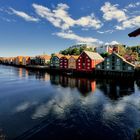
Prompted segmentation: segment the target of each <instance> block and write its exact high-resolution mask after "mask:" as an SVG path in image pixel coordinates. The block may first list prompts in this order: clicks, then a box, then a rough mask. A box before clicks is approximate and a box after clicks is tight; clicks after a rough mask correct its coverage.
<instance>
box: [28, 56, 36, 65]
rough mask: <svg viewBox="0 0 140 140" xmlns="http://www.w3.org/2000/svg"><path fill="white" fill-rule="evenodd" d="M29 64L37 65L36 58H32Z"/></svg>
mask: <svg viewBox="0 0 140 140" xmlns="http://www.w3.org/2000/svg"><path fill="white" fill-rule="evenodd" d="M29 64H30V65H36V58H35V57H30V61H29Z"/></svg>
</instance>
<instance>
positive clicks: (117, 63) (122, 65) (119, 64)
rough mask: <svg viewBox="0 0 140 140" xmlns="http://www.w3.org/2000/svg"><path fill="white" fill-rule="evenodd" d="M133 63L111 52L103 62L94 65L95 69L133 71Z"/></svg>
mask: <svg viewBox="0 0 140 140" xmlns="http://www.w3.org/2000/svg"><path fill="white" fill-rule="evenodd" d="M134 69H135V65H133V64H131V63H130V62H128V61H126V60H125V59H124V58H123V57H121V56H120V55H119V54H117V53H112V54H111V55H109V56H108V57H107V58H106V59H105V60H104V61H103V62H101V63H99V64H98V65H96V70H104V71H124V72H133V71H134Z"/></svg>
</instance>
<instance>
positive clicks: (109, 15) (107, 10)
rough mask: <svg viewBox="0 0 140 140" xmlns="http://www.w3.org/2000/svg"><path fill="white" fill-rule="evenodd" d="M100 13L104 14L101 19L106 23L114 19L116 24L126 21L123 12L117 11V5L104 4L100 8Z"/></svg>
mask: <svg viewBox="0 0 140 140" xmlns="http://www.w3.org/2000/svg"><path fill="white" fill-rule="evenodd" d="M101 11H102V12H103V13H104V14H103V18H104V19H105V20H107V21H109V20H112V19H116V20H117V21H118V22H121V21H124V20H126V19H127V16H126V14H125V12H124V11H123V10H120V9H118V5H112V4H111V3H110V2H106V3H105V5H103V6H102V7H101Z"/></svg>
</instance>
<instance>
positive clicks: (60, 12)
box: [32, 3, 102, 30]
mask: <svg viewBox="0 0 140 140" xmlns="http://www.w3.org/2000/svg"><path fill="white" fill-rule="evenodd" d="M32 6H33V7H34V9H35V11H36V13H37V14H38V15H39V16H41V17H42V18H45V19H46V20H48V21H49V22H51V23H52V24H53V25H54V26H55V27H58V28H60V29H62V30H68V29H69V28H70V27H74V26H76V25H77V26H81V27H86V28H87V27H88V28H89V27H91V28H95V29H99V28H101V26H102V23H101V21H100V20H98V19H97V18H96V17H95V16H94V14H91V15H89V16H85V17H81V18H79V19H77V20H75V19H73V18H72V17H71V16H70V15H69V13H68V12H67V10H68V9H69V6H68V5H67V4H63V3H60V4H58V5H57V7H56V8H55V9H54V10H51V9H49V8H48V7H44V6H42V5H38V4H33V5H32Z"/></svg>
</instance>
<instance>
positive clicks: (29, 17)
mask: <svg viewBox="0 0 140 140" xmlns="http://www.w3.org/2000/svg"><path fill="white" fill-rule="evenodd" d="M10 10H11V11H12V13H13V14H15V15H17V16H19V17H21V18H23V19H24V20H26V21H32V22H37V21H39V19H38V18H34V17H32V16H29V15H28V14H26V13H25V12H22V11H17V10H15V9H13V8H10Z"/></svg>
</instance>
